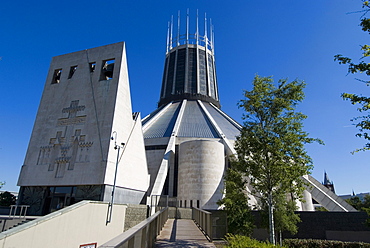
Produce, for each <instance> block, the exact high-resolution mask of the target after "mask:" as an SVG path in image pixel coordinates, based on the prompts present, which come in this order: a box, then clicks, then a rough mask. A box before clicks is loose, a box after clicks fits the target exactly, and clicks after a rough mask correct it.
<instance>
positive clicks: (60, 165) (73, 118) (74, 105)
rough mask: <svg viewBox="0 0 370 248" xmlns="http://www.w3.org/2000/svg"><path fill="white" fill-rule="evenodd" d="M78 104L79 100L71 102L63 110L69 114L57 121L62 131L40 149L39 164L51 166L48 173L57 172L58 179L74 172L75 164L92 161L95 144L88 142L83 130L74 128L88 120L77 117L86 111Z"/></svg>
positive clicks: (84, 116) (82, 116) (83, 117)
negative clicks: (67, 171) (67, 172)
mask: <svg viewBox="0 0 370 248" xmlns="http://www.w3.org/2000/svg"><path fill="white" fill-rule="evenodd" d="M78 103H79V100H75V101H71V104H70V106H69V107H66V108H63V109H62V113H67V114H68V116H67V117H64V118H59V119H58V121H57V127H59V128H60V127H62V131H57V132H56V135H55V137H53V138H50V140H49V144H48V145H46V146H42V147H40V152H39V157H38V160H37V164H40V165H42V164H47V165H49V166H48V171H55V177H56V178H61V177H63V176H64V173H65V171H66V170H73V169H74V166H75V163H85V162H89V161H90V159H89V149H90V147H91V146H92V145H93V142H87V141H86V135H83V134H82V129H81V128H78V129H76V128H75V127H74V126H75V125H83V124H84V123H85V120H86V115H81V116H77V113H78V112H80V111H84V110H85V106H84V105H78Z"/></svg>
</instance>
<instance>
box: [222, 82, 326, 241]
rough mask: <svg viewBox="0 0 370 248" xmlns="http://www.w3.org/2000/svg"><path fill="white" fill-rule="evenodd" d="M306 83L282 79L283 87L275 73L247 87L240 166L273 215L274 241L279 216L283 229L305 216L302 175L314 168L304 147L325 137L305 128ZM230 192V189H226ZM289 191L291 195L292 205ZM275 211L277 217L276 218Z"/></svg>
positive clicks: (241, 104) (238, 147) (242, 104)
mask: <svg viewBox="0 0 370 248" xmlns="http://www.w3.org/2000/svg"><path fill="white" fill-rule="evenodd" d="M304 87H305V83H304V82H303V81H299V80H294V81H292V82H290V83H289V82H288V81H287V79H282V80H280V81H279V82H278V84H277V87H275V85H274V83H273V79H272V77H259V76H258V75H257V76H255V78H254V80H253V89H252V90H251V91H246V90H245V91H244V99H242V100H241V101H240V102H239V104H238V105H239V107H240V108H243V109H244V111H245V113H244V114H243V120H244V123H243V128H242V131H241V134H240V136H239V137H238V138H237V141H236V144H235V150H236V152H237V159H236V161H235V163H234V169H235V170H237V171H238V172H239V173H241V176H242V178H249V179H250V185H251V186H252V188H253V190H252V194H254V195H255V196H257V197H259V199H260V203H261V207H262V208H263V209H264V210H266V211H267V213H268V216H269V218H268V219H269V221H268V223H269V233H270V242H271V243H273V244H275V225H274V220H275V221H277V222H279V223H278V225H277V227H278V228H279V229H290V231H293V232H294V228H291V227H292V226H294V224H295V223H296V222H297V220H299V217H298V216H297V215H296V214H294V210H295V204H293V203H292V202H295V200H296V199H302V192H303V190H304V182H303V180H302V178H301V177H302V176H304V175H307V174H309V171H310V170H311V169H312V161H311V158H310V157H309V156H308V155H307V153H306V151H305V149H304V145H305V144H306V143H312V142H315V141H318V142H320V143H322V141H320V140H318V139H313V138H309V137H308V134H307V133H306V132H304V131H303V130H302V128H303V124H302V121H303V120H304V119H306V118H307V117H306V116H305V115H304V114H302V113H300V112H295V107H296V105H297V104H298V103H299V102H301V101H302V100H303V99H304V93H303V89H304ZM226 190H227V188H226ZM287 195H289V196H290V200H291V201H292V202H291V203H289V202H288V201H287ZM274 213H275V218H274Z"/></svg>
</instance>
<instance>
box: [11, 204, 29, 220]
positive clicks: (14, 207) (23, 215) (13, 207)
mask: <svg viewBox="0 0 370 248" xmlns="http://www.w3.org/2000/svg"><path fill="white" fill-rule="evenodd" d="M29 207H30V206H29V205H10V211H9V218H23V219H25V218H26V214H27V209H28V208H29ZM17 208H20V211H19V215H16V213H17ZM13 210H14V211H13Z"/></svg>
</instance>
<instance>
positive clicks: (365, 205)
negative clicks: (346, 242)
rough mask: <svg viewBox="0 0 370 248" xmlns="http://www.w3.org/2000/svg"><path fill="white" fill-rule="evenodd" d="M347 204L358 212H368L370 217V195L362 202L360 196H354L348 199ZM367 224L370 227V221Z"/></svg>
mask: <svg viewBox="0 0 370 248" xmlns="http://www.w3.org/2000/svg"><path fill="white" fill-rule="evenodd" d="M346 202H347V203H348V204H350V205H351V206H352V207H354V208H355V209H357V210H358V211H363V212H366V213H367V215H368V216H370V195H365V197H364V199H363V200H361V199H360V197H358V196H353V197H351V198H349V199H346ZM366 224H367V225H368V226H370V219H369V218H368V219H367V220H366Z"/></svg>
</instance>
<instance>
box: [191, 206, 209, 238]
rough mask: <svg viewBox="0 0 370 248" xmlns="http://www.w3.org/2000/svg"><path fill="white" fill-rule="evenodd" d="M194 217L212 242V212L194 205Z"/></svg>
mask: <svg viewBox="0 0 370 248" xmlns="http://www.w3.org/2000/svg"><path fill="white" fill-rule="evenodd" d="M192 219H193V220H194V221H195V223H196V224H197V225H198V226H199V228H200V229H201V230H202V231H203V233H204V234H205V235H206V237H207V238H208V239H209V241H211V242H212V213H210V212H207V211H204V210H202V209H199V208H195V207H193V208H192Z"/></svg>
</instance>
